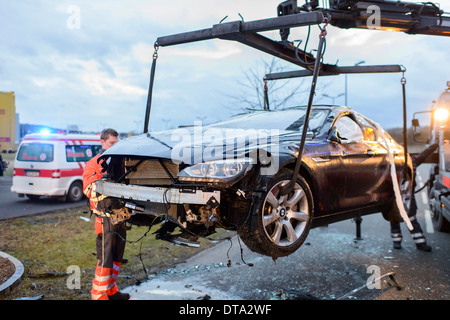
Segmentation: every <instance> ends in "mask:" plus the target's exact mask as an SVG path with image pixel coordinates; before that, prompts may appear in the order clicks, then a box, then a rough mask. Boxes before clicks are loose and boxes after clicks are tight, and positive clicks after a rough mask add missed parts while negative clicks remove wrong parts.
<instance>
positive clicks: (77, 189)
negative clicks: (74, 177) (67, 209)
mask: <svg viewBox="0 0 450 320" xmlns="http://www.w3.org/2000/svg"><path fill="white" fill-rule="evenodd" d="M66 199H67V202H78V201H80V200H81V199H83V184H82V183H81V182H80V181H75V182H73V183H72V184H71V185H70V188H69V191H68V192H67V197H66Z"/></svg>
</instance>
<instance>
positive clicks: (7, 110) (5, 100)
mask: <svg viewBox="0 0 450 320" xmlns="http://www.w3.org/2000/svg"><path fill="white" fill-rule="evenodd" d="M15 144H16V106H15V95H14V92H4V91H0V151H1V152H10V151H14V150H15Z"/></svg>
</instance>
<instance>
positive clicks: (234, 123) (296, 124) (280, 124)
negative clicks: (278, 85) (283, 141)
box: [208, 108, 330, 132]
mask: <svg viewBox="0 0 450 320" xmlns="http://www.w3.org/2000/svg"><path fill="white" fill-rule="evenodd" d="M329 112H330V111H329V110H326V109H314V108H313V109H312V111H311V117H310V120H309V128H308V129H309V131H313V132H316V131H317V130H319V129H320V128H321V127H322V125H323V123H324V122H325V120H326V118H327V116H328V114H329ZM305 115H306V108H295V109H286V110H281V111H258V112H254V113H249V114H244V115H238V116H235V117H233V118H231V119H229V120H225V121H220V122H217V123H213V124H210V125H208V127H213V128H232V129H269V130H270V129H278V130H290V131H300V130H302V129H303V124H304V123H305Z"/></svg>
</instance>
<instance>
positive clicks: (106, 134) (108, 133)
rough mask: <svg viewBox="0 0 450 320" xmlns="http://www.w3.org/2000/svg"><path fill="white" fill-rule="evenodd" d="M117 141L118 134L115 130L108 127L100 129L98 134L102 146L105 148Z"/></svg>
mask: <svg viewBox="0 0 450 320" xmlns="http://www.w3.org/2000/svg"><path fill="white" fill-rule="evenodd" d="M117 141H119V134H118V133H117V131H116V130H114V129H111V128H108V129H105V130H103V131H102V133H101V135H100V142H101V144H102V148H103V149H105V150H107V149H109V148H110V147H112V146H113V145H114V144H115V143H116V142H117Z"/></svg>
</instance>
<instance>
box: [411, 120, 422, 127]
mask: <svg viewBox="0 0 450 320" xmlns="http://www.w3.org/2000/svg"><path fill="white" fill-rule="evenodd" d="M411 122H412V126H413V127H420V124H419V119H412V120H411Z"/></svg>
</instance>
